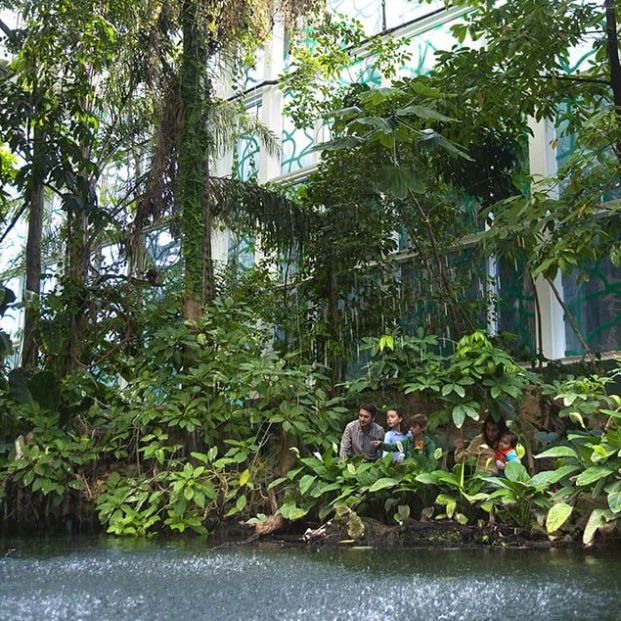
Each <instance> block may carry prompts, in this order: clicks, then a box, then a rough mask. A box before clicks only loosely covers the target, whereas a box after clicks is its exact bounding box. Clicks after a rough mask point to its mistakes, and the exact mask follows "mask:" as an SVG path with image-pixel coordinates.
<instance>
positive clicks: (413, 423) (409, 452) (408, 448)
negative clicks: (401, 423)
mask: <svg viewBox="0 0 621 621" xmlns="http://www.w3.org/2000/svg"><path fill="white" fill-rule="evenodd" d="M409 424H410V433H411V434H412V435H411V436H406V438H405V439H404V440H403V441H402V442H401V443H400V444H401V445H402V446H403V453H404V455H405V459H409V458H411V457H416V456H417V455H423V456H425V457H426V458H427V459H428V460H429V461H430V462H432V463H433V462H435V458H434V456H433V454H434V453H435V450H436V445H435V444H434V442H433V440H432V439H431V438H430V437H429V436H428V435H427V434H426V433H425V427H427V417H426V416H425V415H424V414H415V415H414V416H412V417H411V418H410V420H409ZM380 444H381V445H382V448H383V449H384V450H385V451H393V452H395V451H398V450H399V447H398V446H397V445H396V444H386V443H380V442H378V443H377V444H376V446H379V445H380Z"/></svg>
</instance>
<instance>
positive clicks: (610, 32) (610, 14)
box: [604, 0, 621, 163]
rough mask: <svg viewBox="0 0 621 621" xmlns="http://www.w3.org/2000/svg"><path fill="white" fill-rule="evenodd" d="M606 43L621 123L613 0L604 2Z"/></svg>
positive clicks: (619, 146)
mask: <svg viewBox="0 0 621 621" xmlns="http://www.w3.org/2000/svg"><path fill="white" fill-rule="evenodd" d="M604 7H605V9H606V42H607V52H608V64H609V66H610V87H611V89H612V99H613V103H614V107H615V113H616V117H617V122H621V63H619V38H618V35H617V11H616V9H615V2H614V0H605V1H604ZM615 152H616V156H617V159H618V160H619V162H620V163H621V141H617V143H616V145H615Z"/></svg>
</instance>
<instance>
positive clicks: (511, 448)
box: [494, 431, 520, 476]
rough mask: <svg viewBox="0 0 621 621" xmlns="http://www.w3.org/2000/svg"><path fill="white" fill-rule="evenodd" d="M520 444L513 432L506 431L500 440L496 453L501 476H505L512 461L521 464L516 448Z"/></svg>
mask: <svg viewBox="0 0 621 621" xmlns="http://www.w3.org/2000/svg"><path fill="white" fill-rule="evenodd" d="M517 443H518V437H517V436H516V435H515V434H514V433H512V432H511V431H506V432H505V433H503V434H502V435H501V436H500V439H499V440H498V448H497V449H496V452H495V455H494V457H495V459H496V469H497V470H498V474H499V475H500V476H504V475H505V467H506V466H507V463H508V462H510V461H517V462H518V463H520V458H519V457H518V454H517V451H516V450H515V447H516V446H517Z"/></svg>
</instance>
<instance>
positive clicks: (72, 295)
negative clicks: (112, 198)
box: [64, 211, 90, 373]
mask: <svg viewBox="0 0 621 621" xmlns="http://www.w3.org/2000/svg"><path fill="white" fill-rule="evenodd" d="M87 234H88V216H87V215H86V214H85V213H84V211H80V212H78V213H76V212H75V211H72V212H70V213H69V214H68V216H67V251H66V257H67V258H66V265H67V271H66V273H65V285H64V288H65V292H66V293H68V297H67V303H68V304H70V305H71V311H70V319H69V344H68V351H67V354H68V358H67V363H66V366H65V369H64V371H65V373H71V372H73V371H75V370H76V369H77V368H79V367H80V366H82V365H83V364H84V361H83V360H82V352H83V345H84V339H85V335H86V328H87V317H86V310H87V308H86V300H85V296H86V279H87V277H88V267H89V262H90V246H89V244H88V242H87Z"/></svg>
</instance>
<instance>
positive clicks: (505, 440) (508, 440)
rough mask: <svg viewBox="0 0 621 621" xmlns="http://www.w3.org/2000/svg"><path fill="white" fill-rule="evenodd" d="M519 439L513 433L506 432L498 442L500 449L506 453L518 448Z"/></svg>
mask: <svg viewBox="0 0 621 621" xmlns="http://www.w3.org/2000/svg"><path fill="white" fill-rule="evenodd" d="M517 443H518V437H517V436H516V435H515V434H514V433H513V432H512V431H505V432H504V433H503V434H502V435H501V436H500V440H498V448H501V449H502V450H504V451H506V450H508V449H512V448H513V449H514V448H515V447H516V446H517Z"/></svg>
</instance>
